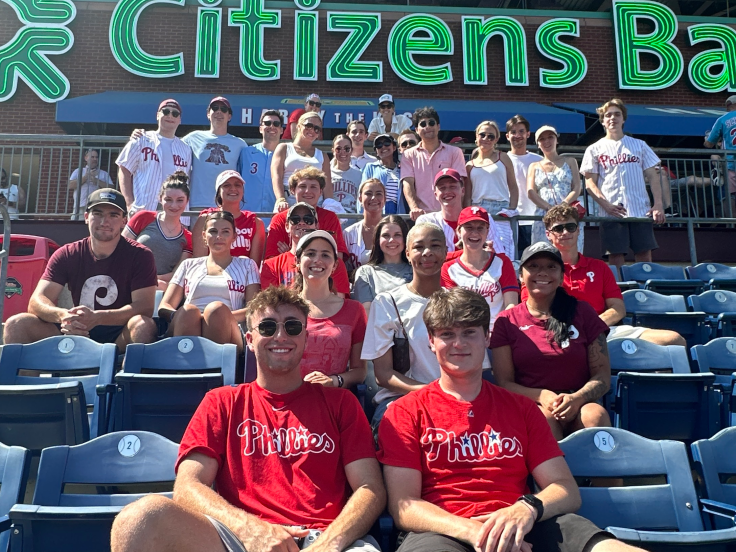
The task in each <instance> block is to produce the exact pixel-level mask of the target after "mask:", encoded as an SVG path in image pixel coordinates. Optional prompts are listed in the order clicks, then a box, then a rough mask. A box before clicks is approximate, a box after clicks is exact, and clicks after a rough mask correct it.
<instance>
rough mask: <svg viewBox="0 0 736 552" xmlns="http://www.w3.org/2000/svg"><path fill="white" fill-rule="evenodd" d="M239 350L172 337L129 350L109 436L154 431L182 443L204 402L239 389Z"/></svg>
mask: <svg viewBox="0 0 736 552" xmlns="http://www.w3.org/2000/svg"><path fill="white" fill-rule="evenodd" d="M236 362H237V349H236V347H235V345H233V344H225V345H219V344H217V343H213V342H212V341H210V340H209V339H205V338H203V337H171V338H167V339H164V340H162V341H159V342H158V343H153V344H149V345H143V344H140V343H134V344H131V345H128V347H127V349H126V351H125V360H124V362H123V371H122V372H119V373H118V374H116V376H115V385H114V387H115V393H114V399H113V401H112V407H111V408H110V409H109V417H108V419H107V422H106V428H107V430H108V431H125V430H141V431H152V432H154V433H158V434H160V435H163V436H165V437H166V438H168V439H171V440H172V441H176V442H178V441H180V440H181V437H182V436H183V435H184V430H185V429H186V427H187V424H188V423H189V420H190V419H191V417H192V414H194V411H195V410H196V409H197V407H198V406H199V403H200V402H201V401H202V398H203V397H204V396H205V394H206V393H207V392H208V391H210V390H211V389H215V388H216V387H221V386H223V385H233V384H235V365H236Z"/></svg>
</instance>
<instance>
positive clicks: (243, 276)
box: [171, 257, 261, 310]
mask: <svg viewBox="0 0 736 552" xmlns="http://www.w3.org/2000/svg"><path fill="white" fill-rule="evenodd" d="M222 274H223V275H224V276H225V280H226V281H227V288H228V291H229V292H230V304H231V305H232V309H233V310H238V309H242V308H244V307H245V288H246V287H248V286H249V285H251V284H260V283H261V275H260V274H259V273H258V265H257V264H256V262H255V261H254V260H253V259H249V258H248V257H233V260H232V262H231V263H230V264H229V265H228V266H227V268H226V269H225V270H223V271H222ZM205 276H207V257H197V258H195V259H185V260H184V261H182V263H181V264H180V265H179V268H177V269H176V272H175V273H174V276H172V278H171V283H172V284H176V285H177V286H181V287H183V288H184V296H185V297H186V300H185V302H187V303H189V302H190V301H191V298H192V295H193V294H194V290H195V289H196V288H197V285H198V284H199V283H200V282H201V281H202V280H204V277H205Z"/></svg>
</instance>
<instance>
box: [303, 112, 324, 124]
mask: <svg viewBox="0 0 736 552" xmlns="http://www.w3.org/2000/svg"><path fill="white" fill-rule="evenodd" d="M314 117H316V118H317V119H319V120H320V122H322V115H320V114H319V113H315V112H314V111H307V112H306V113H303V114H302V116H301V117H299V121H298V123H299V124H300V125H302V126H304V123H305V122H306V121H308V120H309V119H312V118H314Z"/></svg>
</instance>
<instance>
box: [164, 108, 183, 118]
mask: <svg viewBox="0 0 736 552" xmlns="http://www.w3.org/2000/svg"><path fill="white" fill-rule="evenodd" d="M161 113H163V114H164V117H168V116H169V115H171V116H172V117H173V118H174V119H178V118H179V115H181V112H179V111H177V110H176V109H168V108H166V107H164V108H163V109H162V110H161Z"/></svg>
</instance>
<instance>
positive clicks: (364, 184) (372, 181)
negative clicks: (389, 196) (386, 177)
mask: <svg viewBox="0 0 736 552" xmlns="http://www.w3.org/2000/svg"><path fill="white" fill-rule="evenodd" d="M368 184H380V185H381V188H383V195H384V196H385V195H386V186H384V184H383V182H381V181H380V180H378V179H377V178H369V179H368V180H364V181H363V182H361V184H360V186H358V201H360V196H361V195H362V194H363V188H365V187H366V186H367V185H368Z"/></svg>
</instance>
